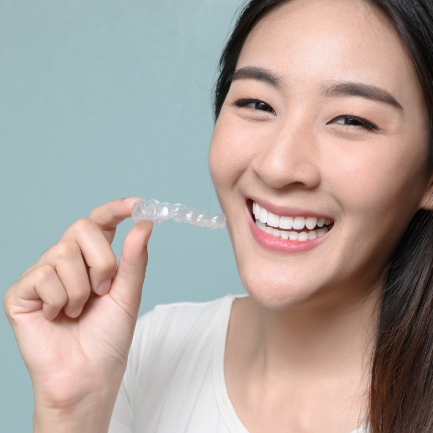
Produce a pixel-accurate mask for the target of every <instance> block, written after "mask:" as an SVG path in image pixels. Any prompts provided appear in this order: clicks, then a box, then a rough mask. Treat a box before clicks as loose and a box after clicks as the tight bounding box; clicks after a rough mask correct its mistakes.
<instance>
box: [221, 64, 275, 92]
mask: <svg viewBox="0 0 433 433" xmlns="http://www.w3.org/2000/svg"><path fill="white" fill-rule="evenodd" d="M241 78H244V79H252V80H257V81H262V82H264V83H267V84H270V85H271V86H272V87H276V88H278V89H280V88H282V87H283V85H282V80H281V78H279V77H278V76H276V75H275V74H273V73H272V72H269V71H267V70H266V69H262V68H255V67H251V66H249V67H245V68H241V69H238V70H236V71H235V72H233V74H231V75H230V76H229V77H228V79H227V82H228V83H230V82H232V81H235V80H239V79H241Z"/></svg>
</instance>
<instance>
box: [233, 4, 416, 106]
mask: <svg viewBox="0 0 433 433" xmlns="http://www.w3.org/2000/svg"><path fill="white" fill-rule="evenodd" d="M245 66H258V67H263V68H266V69H269V70H272V71H274V72H275V73H277V74H278V75H279V76H281V77H283V79H284V78H285V79H286V83H287V84H288V85H289V84H292V85H293V86H295V85H296V86H299V85H303V84H304V85H310V86H311V85H314V84H319V82H320V84H323V83H324V82H334V81H360V82H365V83H366V84H372V85H376V86H378V87H384V88H386V89H387V90H388V91H389V92H391V93H393V94H394V95H396V96H397V97H398V98H401V99H402V100H405V101H407V100H408V99H410V100H411V101H412V102H413V103H415V104H423V96H422V90H421V87H420V84H419V80H418V77H417V74H416V71H415V68H414V66H413V63H412V60H411V57H410V54H409V52H408V50H407V48H406V47H405V45H404V43H403V42H402V41H401V39H400V37H399V35H398V33H397V31H396V30H395V28H394V26H393V24H392V23H391V21H390V19H389V18H388V17H387V16H386V15H385V14H384V13H383V12H382V11H380V10H379V9H378V8H376V7H374V6H371V5H369V4H368V3H366V2H364V1H361V0H292V1H289V2H287V3H284V4H283V5H281V6H279V7H277V8H276V9H275V10H273V11H271V12H270V13H269V14H267V15H266V16H265V17H264V18H263V19H262V20H260V21H259V22H258V24H257V25H256V26H255V28H254V29H253V30H252V32H251V33H250V35H249V36H248V38H247V40H246V41H245V44H244V46H243V48H242V51H241V55H240V57H239V61H238V65H237V67H238V68H241V67H245Z"/></svg>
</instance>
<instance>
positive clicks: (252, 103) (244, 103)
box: [235, 99, 276, 114]
mask: <svg viewBox="0 0 433 433" xmlns="http://www.w3.org/2000/svg"><path fill="white" fill-rule="evenodd" d="M235 105H236V107H241V108H242V107H247V108H251V109H252V110H257V111H265V112H267V113H272V114H276V113H275V110H274V109H273V108H272V107H271V106H270V105H269V104H267V103H266V102H263V101H260V100H259V99H240V100H239V101H236V102H235Z"/></svg>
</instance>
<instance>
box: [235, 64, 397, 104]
mask: <svg viewBox="0 0 433 433" xmlns="http://www.w3.org/2000/svg"><path fill="white" fill-rule="evenodd" d="M238 79H252V80H257V81H262V82H264V83H266V84H269V85H271V86H272V87H275V88H277V89H281V88H283V87H284V86H283V80H282V79H281V78H280V77H278V76H277V75H275V74H273V73H272V72H270V71H267V70H266V69H262V68H257V67H252V66H248V67H245V68H241V69H238V70H236V71H235V72H233V74H231V75H230V76H229V77H228V79H227V82H228V83H231V82H232V81H235V80H238ZM322 94H323V95H325V96H328V97H340V96H360V97H362V98H366V99H371V100H373V101H378V102H383V103H385V104H388V105H391V106H393V107H394V108H398V109H399V110H402V111H404V110H403V107H402V105H401V104H400V103H399V102H398V101H397V99H396V98H394V96H392V95H391V94H390V93H389V92H387V91H386V90H384V89H381V88H379V87H376V86H372V85H368V84H363V83H356V82H351V81H348V82H343V83H336V84H334V85H332V86H330V87H326V88H324V89H323V90H322Z"/></svg>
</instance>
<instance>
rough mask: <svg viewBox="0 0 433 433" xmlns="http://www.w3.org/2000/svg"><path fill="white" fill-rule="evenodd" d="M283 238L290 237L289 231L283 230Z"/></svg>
mask: <svg viewBox="0 0 433 433" xmlns="http://www.w3.org/2000/svg"><path fill="white" fill-rule="evenodd" d="M280 233H281V239H286V240H287V239H289V232H286V231H281V232H280Z"/></svg>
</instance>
